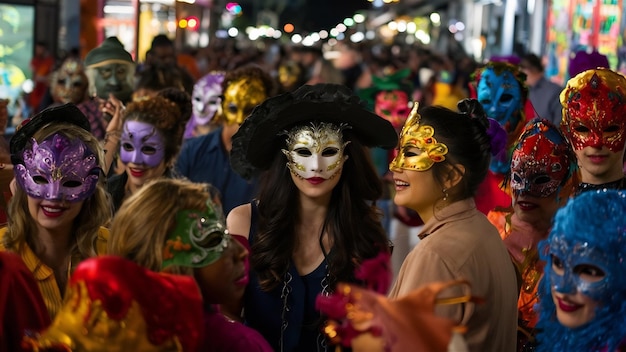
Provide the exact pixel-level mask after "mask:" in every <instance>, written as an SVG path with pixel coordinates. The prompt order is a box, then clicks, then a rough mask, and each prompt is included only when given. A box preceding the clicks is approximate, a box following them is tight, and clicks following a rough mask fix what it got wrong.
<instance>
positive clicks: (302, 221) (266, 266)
mask: <svg viewBox="0 0 626 352" xmlns="http://www.w3.org/2000/svg"><path fill="white" fill-rule="evenodd" d="M396 145H397V134H396V132H395V130H394V128H393V127H392V126H391V124H390V123H389V122H388V121H386V120H384V119H383V118H381V117H379V116H378V115H376V114H374V113H372V112H370V111H368V110H367V109H366V108H365V106H364V104H363V102H362V101H360V100H359V99H358V98H357V97H356V96H354V95H352V92H351V91H350V90H349V89H347V88H345V87H344V86H341V85H335V84H318V85H314V86H303V87H301V88H299V89H297V90H296V91H294V92H292V93H286V94H283V95H280V96H277V97H274V98H271V99H268V100H266V101H265V102H263V103H262V104H261V105H259V106H257V107H256V108H255V109H254V111H253V112H252V114H251V115H250V117H248V118H247V119H246V120H245V121H244V123H243V125H242V126H241V128H240V129H239V131H238V132H237V134H236V135H235V136H234V137H233V149H232V152H231V163H232V165H233V168H234V169H235V170H236V171H237V172H239V173H240V174H241V175H242V176H244V177H251V176H253V175H258V176H259V181H260V189H259V192H258V195H257V198H256V200H255V201H254V202H252V203H250V204H244V205H241V206H239V207H237V208H235V209H233V210H232V211H231V212H230V214H229V215H228V219H227V224H228V229H229V231H230V232H231V233H232V234H238V235H243V236H246V237H248V239H249V242H250V245H251V257H250V261H251V273H250V283H249V286H248V288H247V291H246V296H245V299H244V304H243V306H244V310H243V311H244V319H245V321H246V323H247V324H248V325H250V326H251V327H253V328H255V329H257V330H258V331H259V332H260V333H261V334H262V335H263V336H264V337H265V338H266V339H267V341H268V342H269V343H270V345H272V347H273V348H274V349H276V350H282V351H294V350H297V351H317V350H320V349H321V350H323V349H324V346H326V342H325V341H324V338H323V335H322V333H321V329H320V327H321V323H322V318H321V317H320V315H319V313H318V312H317V310H316V309H315V298H316V296H317V295H318V294H320V293H321V294H327V293H330V292H331V291H332V290H333V289H334V287H335V285H336V283H337V282H339V281H342V282H354V281H355V274H354V273H355V269H357V268H358V266H359V264H360V263H361V262H363V260H365V259H369V258H374V257H376V256H377V255H379V254H380V253H381V252H382V253H385V254H388V253H389V246H388V241H387V236H386V234H385V231H384V230H383V228H382V226H381V223H380V212H379V210H378V209H377V208H376V204H375V201H376V200H377V199H379V198H380V197H381V195H382V184H381V181H380V179H379V177H378V175H377V173H376V170H375V169H374V166H373V164H372V162H371V160H370V157H369V151H368V150H367V147H374V146H377V147H383V148H388V149H389V148H394V147H395V146H396Z"/></svg>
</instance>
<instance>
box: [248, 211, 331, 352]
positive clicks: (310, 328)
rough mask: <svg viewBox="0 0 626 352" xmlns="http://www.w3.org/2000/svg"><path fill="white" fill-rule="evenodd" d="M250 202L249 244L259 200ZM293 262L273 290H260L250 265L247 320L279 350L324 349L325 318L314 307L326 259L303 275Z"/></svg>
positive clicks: (323, 281)
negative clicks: (323, 330) (323, 328)
mask: <svg viewBox="0 0 626 352" xmlns="http://www.w3.org/2000/svg"><path fill="white" fill-rule="evenodd" d="M251 205H252V217H251V222H250V234H249V241H250V245H252V244H253V243H254V240H255V236H256V233H257V225H258V209H257V206H256V202H252V203H251ZM290 264H291V265H289V270H288V272H287V273H286V274H285V276H284V278H283V283H282V284H279V285H278V286H277V287H276V288H274V289H273V290H272V291H270V292H265V291H262V290H261V287H260V285H259V279H258V277H257V275H256V273H255V271H254V268H251V270H250V282H249V283H248V286H247V288H246V293H245V296H244V319H245V324H246V325H248V326H250V327H252V328H254V329H255V330H257V331H258V332H259V333H261V335H263V337H264V338H265V339H266V340H267V342H269V344H270V345H271V346H272V348H273V349H274V350H276V351H298V352H300V351H325V350H326V349H325V345H326V344H325V341H324V339H323V335H322V333H321V326H322V325H321V323H322V318H321V317H320V314H319V312H318V311H317V310H316V309H315V298H316V297H317V295H318V294H319V293H320V292H322V287H323V286H324V285H325V284H326V283H327V281H328V280H327V272H328V270H327V267H328V266H327V264H326V260H324V261H323V262H322V263H321V264H320V266H318V267H317V268H316V269H315V270H313V271H312V272H311V273H309V274H307V275H304V276H300V275H299V274H298V271H297V270H296V268H295V265H293V262H292V263H290Z"/></svg>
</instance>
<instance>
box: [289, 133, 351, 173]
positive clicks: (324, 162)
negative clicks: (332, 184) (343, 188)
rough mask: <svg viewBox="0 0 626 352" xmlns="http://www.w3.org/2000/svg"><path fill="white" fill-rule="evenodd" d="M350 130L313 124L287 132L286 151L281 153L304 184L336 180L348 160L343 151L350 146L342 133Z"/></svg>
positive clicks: (290, 168)
mask: <svg viewBox="0 0 626 352" xmlns="http://www.w3.org/2000/svg"><path fill="white" fill-rule="evenodd" d="M347 127H348V126H347V125H342V126H336V125H334V124H331V123H325V122H320V123H314V122H313V123H311V124H309V125H304V126H298V127H295V128H293V129H292V130H290V131H289V132H286V133H285V134H286V135H287V149H282V152H283V153H284V154H285V155H286V156H287V160H288V161H287V167H288V168H289V170H291V172H292V173H293V174H295V175H297V176H298V177H300V178H302V179H305V180H307V179H311V178H316V177H317V178H323V179H326V180H329V179H331V178H333V177H335V176H336V175H337V174H338V173H339V171H341V168H342V167H343V163H344V162H345V161H346V160H347V159H348V156H346V155H343V151H344V149H345V147H346V145H348V143H349V142H346V143H344V142H343V135H342V132H341V131H342V130H343V129H345V128H347Z"/></svg>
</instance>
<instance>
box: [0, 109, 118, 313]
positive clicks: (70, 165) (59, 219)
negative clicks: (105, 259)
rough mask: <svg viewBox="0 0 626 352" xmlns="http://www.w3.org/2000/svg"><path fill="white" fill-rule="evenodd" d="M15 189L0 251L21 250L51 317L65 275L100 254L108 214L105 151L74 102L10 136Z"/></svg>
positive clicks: (56, 308) (0, 235)
mask: <svg viewBox="0 0 626 352" xmlns="http://www.w3.org/2000/svg"><path fill="white" fill-rule="evenodd" d="M10 148H11V160H12V162H13V170H14V172H15V179H16V183H17V185H16V187H15V190H14V195H13V198H12V199H11V202H10V204H9V223H8V226H7V227H5V228H2V229H0V239H1V240H0V250H8V251H12V252H15V253H17V254H19V255H20V256H21V257H22V259H23V260H24V263H26V266H27V267H28V269H30V270H31V272H32V273H33V275H34V276H35V279H36V280H37V284H38V286H39V289H40V290H41V293H42V296H43V298H44V302H45V304H46V308H47V309H48V312H49V314H50V317H51V318H54V316H55V315H56V314H57V312H58V311H59V309H60V308H61V303H62V300H63V297H64V293H65V288H66V286H67V282H68V280H69V277H70V275H71V273H72V272H73V271H74V269H75V268H76V266H77V265H78V263H80V262H81V261H83V260H85V259H87V258H89V257H93V256H96V255H98V254H103V253H105V252H106V241H107V238H108V231H107V230H106V229H105V228H104V227H102V226H104V225H106V224H107V223H108V222H109V220H110V218H111V206H110V203H109V199H108V197H107V193H106V190H105V187H104V179H105V178H104V175H103V173H102V169H103V163H104V162H103V154H104V153H103V151H102V149H101V147H100V144H99V143H98V141H97V140H96V139H95V138H94V137H93V135H92V134H91V133H89V121H87V119H86V118H85V115H83V114H82V113H81V112H80V110H78V108H76V106H74V105H72V104H67V105H62V106H59V107H52V108H48V109H46V110H43V111H42V112H40V113H39V114H37V115H35V116H34V117H32V118H31V119H30V120H26V121H25V123H24V124H23V125H22V126H21V127H20V128H19V129H18V130H17V132H16V133H15V135H13V137H12V138H11V144H10Z"/></svg>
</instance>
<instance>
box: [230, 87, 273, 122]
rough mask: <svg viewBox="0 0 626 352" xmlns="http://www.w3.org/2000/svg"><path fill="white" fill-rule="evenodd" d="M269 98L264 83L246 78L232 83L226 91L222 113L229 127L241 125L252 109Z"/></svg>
mask: <svg viewBox="0 0 626 352" xmlns="http://www.w3.org/2000/svg"><path fill="white" fill-rule="evenodd" d="M266 98H267V92H266V91H265V86H264V85H263V82H262V81H261V80H260V79H258V78H250V77H244V78H241V79H239V80H236V81H233V82H231V83H230V84H229V85H228V87H226V90H225V91H224V100H223V101H222V111H223V113H224V119H225V122H226V124H227V125H241V124H242V123H243V120H245V119H246V117H248V116H249V115H250V113H251V112H252V109H254V107H256V106H257V105H259V104H261V103H262V102H263V101H264V100H265V99H266Z"/></svg>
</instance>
